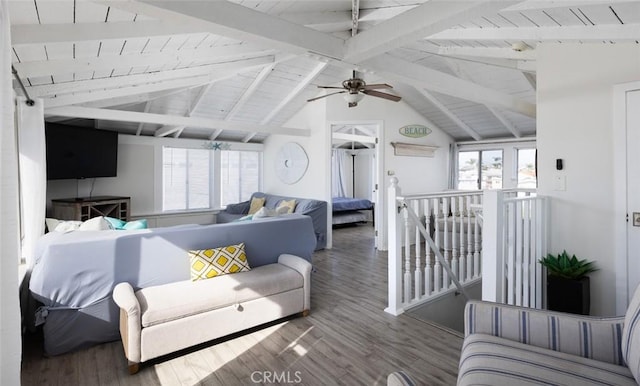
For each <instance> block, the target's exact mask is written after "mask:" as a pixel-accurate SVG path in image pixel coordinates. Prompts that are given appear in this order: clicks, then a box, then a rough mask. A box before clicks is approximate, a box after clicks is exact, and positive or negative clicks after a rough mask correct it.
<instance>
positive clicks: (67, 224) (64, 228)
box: [53, 220, 82, 233]
mask: <svg viewBox="0 0 640 386" xmlns="http://www.w3.org/2000/svg"><path fill="white" fill-rule="evenodd" d="M80 225H82V221H60V220H58V225H56V227H55V228H54V229H53V231H54V232H62V233H67V232H72V231H75V230H77V229H78V228H80Z"/></svg>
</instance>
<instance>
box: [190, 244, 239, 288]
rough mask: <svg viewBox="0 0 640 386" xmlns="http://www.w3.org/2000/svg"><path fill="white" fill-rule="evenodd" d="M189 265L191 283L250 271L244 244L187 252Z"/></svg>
mask: <svg viewBox="0 0 640 386" xmlns="http://www.w3.org/2000/svg"><path fill="white" fill-rule="evenodd" d="M189 264H190V267H191V280H192V281H197V280H205V279H211V278H213V277H216V276H221V275H226V274H228V273H237V272H244V271H250V270H251V267H250V266H249V262H248V261H247V255H246V254H245V253H244V243H240V244H236V245H228V246H226V247H219V248H211V249H200V250H195V251H189Z"/></svg>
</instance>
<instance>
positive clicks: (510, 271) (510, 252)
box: [503, 202, 516, 305]
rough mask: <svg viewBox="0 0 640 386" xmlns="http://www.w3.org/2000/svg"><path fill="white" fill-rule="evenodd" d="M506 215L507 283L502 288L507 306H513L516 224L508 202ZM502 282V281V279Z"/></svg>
mask: <svg viewBox="0 0 640 386" xmlns="http://www.w3.org/2000/svg"><path fill="white" fill-rule="evenodd" d="M505 209H506V213H507V221H505V225H506V227H507V229H506V232H507V236H506V242H505V244H506V245H505V247H506V250H507V253H506V256H507V282H506V285H504V286H503V288H505V289H506V291H507V304H511V305H513V304H515V293H514V288H515V286H516V282H515V279H516V278H515V270H516V264H515V263H516V258H515V248H516V246H515V222H516V217H515V216H516V213H515V204H514V203H512V202H509V203H507V204H506V205H505ZM503 280H504V279H503Z"/></svg>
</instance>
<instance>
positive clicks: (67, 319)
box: [26, 214, 316, 355]
mask: <svg viewBox="0 0 640 386" xmlns="http://www.w3.org/2000/svg"><path fill="white" fill-rule="evenodd" d="M241 242H244V243H245V252H246V254H247V259H248V261H249V264H250V266H251V267H260V266H263V265H268V264H273V263H277V262H278V258H279V256H280V255H282V254H291V255H295V256H299V257H300V258H302V259H304V260H306V261H309V262H311V255H312V254H313V250H314V247H315V245H316V237H315V234H314V230H313V224H312V221H311V218H310V217H308V216H302V215H296V214H289V215H285V216H280V217H277V218H265V219H262V220H261V221H242V222H235V223H229V224H213V225H191V226H177V227H167V228H155V229H145V230H132V231H115V230H107V231H85V232H80V231H74V232H71V233H58V232H51V233H48V234H46V235H44V236H43V237H42V238H41V239H40V240H39V243H38V246H37V256H36V257H35V264H34V267H33V270H32V274H31V279H30V282H29V290H30V293H31V295H32V296H33V298H34V299H35V300H37V301H38V302H40V303H41V304H42V307H40V308H39V310H38V311H37V312H36V315H35V317H36V318H35V319H41V321H44V324H43V332H44V349H45V353H46V354H47V355H57V354H62V353H64V352H68V351H71V350H74V349H77V348H81V347H86V346H89V345H92V344H95V343H101V342H108V341H113V340H118V339H119V338H120V333H119V314H120V310H119V308H118V306H117V305H116V304H115V303H114V301H113V297H112V291H113V289H114V287H115V286H116V284H118V283H121V282H127V283H129V285H131V287H132V288H133V289H135V290H138V289H141V288H147V287H152V286H158V285H163V284H167V283H173V282H178V281H184V280H189V279H190V267H189V257H188V254H187V251H188V250H194V249H209V248H216V247H222V246H227V245H234V244H239V243H241ZM258 272H260V271H258ZM232 276H233V275H232ZM33 317H34V315H30V316H29V317H27V318H26V320H29V319H32V318H33Z"/></svg>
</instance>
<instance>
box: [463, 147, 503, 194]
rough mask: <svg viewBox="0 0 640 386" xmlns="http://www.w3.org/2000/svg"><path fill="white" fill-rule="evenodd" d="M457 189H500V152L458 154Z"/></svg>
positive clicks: (465, 152) (485, 151)
mask: <svg viewBox="0 0 640 386" xmlns="http://www.w3.org/2000/svg"><path fill="white" fill-rule="evenodd" d="M458 189H463V190H475V189H502V150H482V151H461V152H459V153H458Z"/></svg>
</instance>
